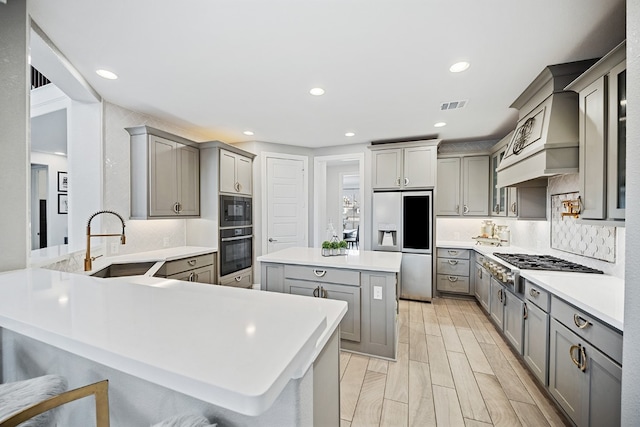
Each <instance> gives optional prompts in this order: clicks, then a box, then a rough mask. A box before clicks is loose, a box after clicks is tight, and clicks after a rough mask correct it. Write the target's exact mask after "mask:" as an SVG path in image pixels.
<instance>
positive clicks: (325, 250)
mask: <svg viewBox="0 0 640 427" xmlns="http://www.w3.org/2000/svg"><path fill="white" fill-rule="evenodd" d="M329 255H331V249H325V248H322V256H329Z"/></svg>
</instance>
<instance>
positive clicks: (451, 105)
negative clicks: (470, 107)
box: [440, 99, 469, 111]
mask: <svg viewBox="0 0 640 427" xmlns="http://www.w3.org/2000/svg"><path fill="white" fill-rule="evenodd" d="M467 102H469V100H468V99H463V100H462V101H449V102H443V103H442V104H440V111H446V110H459V109H460V108H464V106H465V105H467Z"/></svg>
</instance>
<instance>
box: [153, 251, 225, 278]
mask: <svg viewBox="0 0 640 427" xmlns="http://www.w3.org/2000/svg"><path fill="white" fill-rule="evenodd" d="M154 276H156V277H166V278H167V279H175V280H186V281H189V282H198V283H207V284H214V283H215V277H216V266H215V256H214V253H213V252H212V253H209V254H204V255H196V256H192V257H187V258H181V259H176V260H172V261H167V262H165V263H164V264H163V265H162V267H160V269H159V270H158V271H157V273H156V274H155V275H154Z"/></svg>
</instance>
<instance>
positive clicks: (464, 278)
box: [436, 248, 473, 295]
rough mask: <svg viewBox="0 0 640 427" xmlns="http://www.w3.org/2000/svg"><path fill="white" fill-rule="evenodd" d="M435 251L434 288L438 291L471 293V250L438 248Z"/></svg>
mask: <svg viewBox="0 0 640 427" xmlns="http://www.w3.org/2000/svg"><path fill="white" fill-rule="evenodd" d="M436 253H437V259H436V273H437V275H436V289H437V290H438V291H440V292H447V293H455V294H465V295H473V288H472V287H471V281H470V280H469V266H470V265H471V260H470V258H471V251H470V250H468V249H457V248H438V249H437V251H436Z"/></svg>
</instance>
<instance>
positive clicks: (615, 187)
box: [607, 61, 627, 219]
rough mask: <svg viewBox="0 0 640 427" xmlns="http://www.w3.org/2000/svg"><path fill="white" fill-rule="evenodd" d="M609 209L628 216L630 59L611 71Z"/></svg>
mask: <svg viewBox="0 0 640 427" xmlns="http://www.w3.org/2000/svg"><path fill="white" fill-rule="evenodd" d="M608 136H609V138H608V147H607V149H608V163H609V164H608V165H607V166H608V168H607V169H608V175H609V176H608V177H607V178H608V187H609V188H608V193H609V196H608V211H609V217H610V218H613V219H624V217H625V206H626V188H627V187H626V184H627V182H626V172H627V166H626V163H627V155H626V153H627V71H626V61H623V62H622V63H620V64H618V65H617V66H615V67H614V68H613V69H612V70H611V72H610V73H609V135H608Z"/></svg>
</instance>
